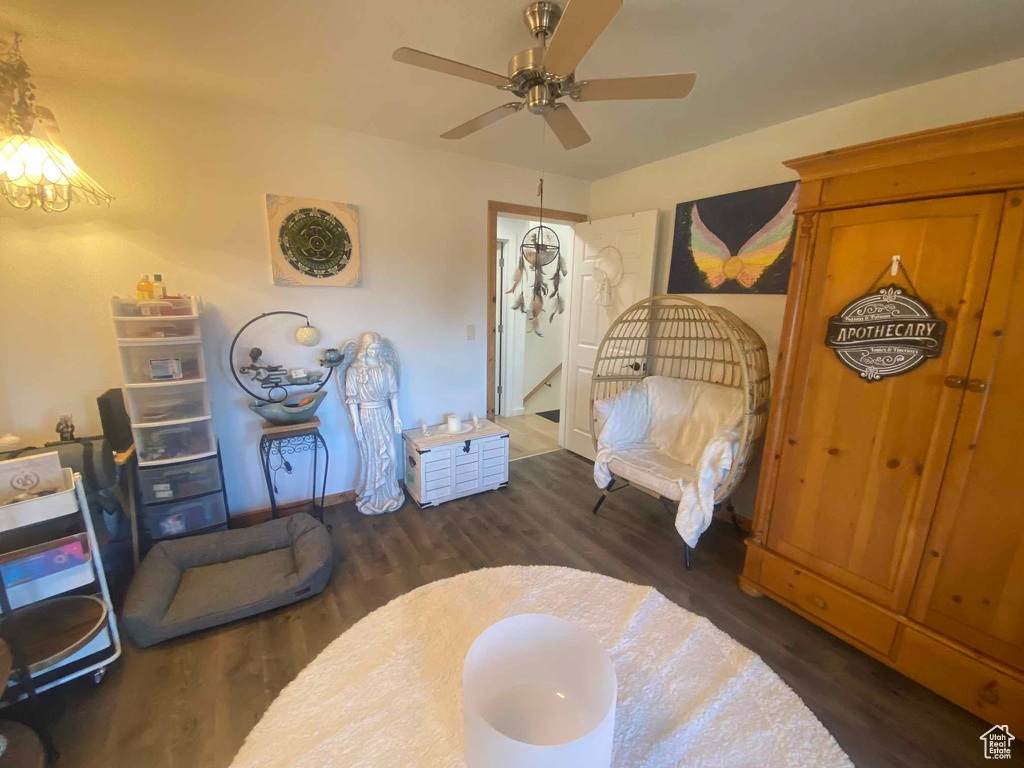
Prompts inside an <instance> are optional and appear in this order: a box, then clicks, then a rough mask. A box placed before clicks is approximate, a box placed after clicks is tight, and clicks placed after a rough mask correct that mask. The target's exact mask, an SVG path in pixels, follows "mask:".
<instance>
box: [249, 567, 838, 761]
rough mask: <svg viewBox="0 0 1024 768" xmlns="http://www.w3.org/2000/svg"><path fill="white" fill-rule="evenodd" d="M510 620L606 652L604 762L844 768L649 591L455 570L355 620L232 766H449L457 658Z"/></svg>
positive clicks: (703, 630) (456, 742) (797, 708)
mask: <svg viewBox="0 0 1024 768" xmlns="http://www.w3.org/2000/svg"><path fill="white" fill-rule="evenodd" d="M520 613H549V614H552V615H554V616H559V617H561V618H563V619H565V620H567V621H571V622H573V623H574V624H576V625H578V626H580V627H583V628H584V629H587V630H589V631H590V632H592V633H593V634H594V636H595V637H596V638H597V639H598V640H599V641H600V642H601V644H602V645H604V647H605V648H606V649H607V650H608V653H609V656H610V657H611V659H612V662H613V663H614V664H615V671H616V675H617V676H618V704H617V708H616V713H615V753H614V758H613V762H612V765H613V766H615V767H616V768H667V766H691V767H692V766H700V767H701V768H747V767H748V766H749V768H852V763H851V762H850V761H849V759H848V758H847V757H846V755H845V754H844V753H843V751H842V749H840V748H839V745H838V744H836V742H835V739H833V738H832V736H831V735H830V734H829V733H828V731H826V730H825V728H824V727H823V726H822V725H821V723H819V722H818V720H817V718H815V716H814V715H813V714H812V713H811V711H810V710H808V709H807V707H806V706H805V705H804V704H803V702H802V701H800V698H799V697H798V696H797V695H796V694H795V693H794V692H793V691H792V690H790V688H789V687H788V686H786V684H785V683H784V682H782V680H780V679H779V677H778V675H776V674H775V673H774V672H773V671H772V670H771V669H770V668H769V667H768V665H767V664H765V663H764V662H763V661H762V660H761V659H760V658H759V657H758V656H757V655H756V654H754V653H752V652H751V651H749V650H748V649H746V648H744V647H743V646H742V645H740V644H739V643H737V642H736V641H735V640H733V639H732V638H730V637H729V636H728V635H726V634H725V633H724V632H722V631H720V630H718V629H716V628H715V626H714V625H713V624H711V622H709V621H708V620H707V619H705V618H702V617H700V616H697V615H696V614H693V613H690V612H689V611H685V610H683V609H682V608H680V607H679V606H677V605H675V604H674V603H672V602H670V601H669V600H666V599H665V598H664V597H663V596H662V595H661V594H659V593H658V592H657V591H656V590H654V589H652V588H651V587H642V586H637V585H635V584H627V583H626V582H624V581H618V580H617V579H612V578H609V577H607V576H600V575H598V574H594V573H586V572H584V571H577V570H573V569H571V568H556V567H550V566H544V567H542V566H535V567H525V566H509V567H506V568H487V569H484V570H480V571H473V572H472V573H466V574H462V575H461V576H455V577H454V578H451V579H445V580H444V581H438V582H434V583H433V584H428V585H427V586H425V587H420V588H419V589H417V590H414V591H412V592H409V593H408V594H405V595H402V596H401V597H399V598H397V599H396V600H393V601H391V602H390V603H388V604H387V605H386V606H385V607H383V608H380V609H378V610H377V611H375V612H374V613H372V614H371V615H369V616H367V617H366V618H364V619H362V620H361V621H359V622H358V623H357V624H355V625H354V626H353V627H352V628H351V629H349V630H348V631H347V632H346V633H345V634H343V635H342V636H341V637H339V638H338V639H337V640H335V641H334V642H332V643H331V644H330V645H329V646H327V648H326V649H324V651H323V653H321V654H320V655H319V656H318V657H317V658H316V659H315V660H314V661H313V662H312V663H311V664H310V665H309V666H307V667H306V668H305V669H304V670H302V672H300V673H299V675H298V677H296V678H295V680H294V681H292V682H291V683H290V684H289V685H288V686H287V687H286V688H285V689H284V690H283V691H282V692H281V695H280V696H278V697H277V699H276V700H275V701H274V702H273V703H272V704H271V705H270V708H269V709H268V710H267V712H266V714H264V716H263V718H262V719H261V720H260V722H259V723H257V724H256V727H255V728H253V729H252V732H251V733H250V734H249V736H248V738H247V739H246V740H245V744H244V745H243V746H242V748H241V750H239V752H238V755H237V756H236V757H235V759H234V762H233V763H232V767H233V768H286V767H287V768H348V767H349V766H360V767H361V768H409V767H410V766H416V767H417V768H439V767H443V768H464V766H465V762H464V760H463V757H462V663H463V661H464V660H465V658H466V652H467V651H468V650H469V646H470V645H471V644H472V643H473V640H475V639H476V637H477V635H479V634H480V633H481V632H483V631H484V630H485V629H486V628H487V627H489V626H490V625H491V624H493V623H495V622H496V621H499V620H500V619H503V618H506V617H508V616H514V615H516V614H520ZM573 768H575V766H574V767H573Z"/></svg>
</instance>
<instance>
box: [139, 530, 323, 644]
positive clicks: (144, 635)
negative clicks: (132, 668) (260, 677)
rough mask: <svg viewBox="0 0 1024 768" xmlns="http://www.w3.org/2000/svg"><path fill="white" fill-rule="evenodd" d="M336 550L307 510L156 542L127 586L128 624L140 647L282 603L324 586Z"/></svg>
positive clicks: (291, 601)
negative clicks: (249, 525)
mask: <svg viewBox="0 0 1024 768" xmlns="http://www.w3.org/2000/svg"><path fill="white" fill-rule="evenodd" d="M332 560H333V552H332V550H331V540H330V536H329V535H328V533H327V530H326V529H325V528H324V526H323V525H322V524H320V523H318V522H317V521H316V520H314V519H313V518H312V517H310V516H309V515H307V514H305V513H300V514H297V515H292V516H290V517H285V518H280V519H278V520H271V521H269V522H266V523H262V524H261V525H255V526H253V527H251V528H240V529H238V530H233V531H222V532H220V533H209V534H206V535H205V536H192V537H189V538H185V539H176V540H173V541H163V542H160V543H158V544H156V545H155V546H154V547H153V549H151V550H150V552H149V554H148V555H146V559H145V560H144V561H143V562H142V565H141V567H140V568H139V572H138V574H137V575H136V577H135V580H134V581H132V584H131V587H130V588H129V590H128V598H127V599H126V600H125V604H124V615H123V624H124V626H125V627H126V628H127V630H128V632H129V634H131V636H132V639H133V640H134V641H135V642H136V643H137V644H138V645H141V646H147V645H153V644H154V643H160V642H163V641H164V640H169V639H170V638H172V637H178V636H179V635H185V634H188V633H189V632H196V631H197V630H200V629H207V628H209V627H216V626H218V625H220V624H226V623H227V622H229V621H234V620H235V619H242V618H245V617H246V616H253V615H255V614H257V613H262V612H263V611H269V610H272V609H274V608H279V607H281V606H282V605H288V604H289V603H294V602H296V601H298V600H302V599H304V598H307V597H311V596H312V595H315V594H317V593H318V592H320V591H321V590H322V589H323V588H324V586H325V585H326V584H327V579H328V578H329V577H330V575H331V564H332Z"/></svg>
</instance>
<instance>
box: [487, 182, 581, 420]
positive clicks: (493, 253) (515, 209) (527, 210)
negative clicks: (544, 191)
mask: <svg viewBox="0 0 1024 768" xmlns="http://www.w3.org/2000/svg"><path fill="white" fill-rule="evenodd" d="M543 213H544V218H545V220H548V221H560V222H563V223H565V222H568V223H571V224H580V223H582V222H584V221H589V220H590V217H589V216H588V215H587V214H585V213H574V212H572V211H559V210H555V209H548V208H545V209H544V211H543ZM500 214H507V215H511V216H530V217H533V218H535V219H539V218H540V215H541V209H540V208H537V207H535V206H532V205H519V204H518V203H503V202H500V201H498V200H488V201H487V385H486V386H487V418H488V419H491V420H493V419H494V414H495V410H494V408H495V400H494V395H495V392H494V387H495V380H496V378H497V376H496V373H495V365H496V363H497V346H498V345H497V329H498V323H497V314H498V313H497V307H498V289H497V281H498V256H497V254H498V216H499V215H500Z"/></svg>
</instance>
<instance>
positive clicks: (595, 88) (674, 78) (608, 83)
mask: <svg viewBox="0 0 1024 768" xmlns="http://www.w3.org/2000/svg"><path fill="white" fill-rule="evenodd" d="M696 82H697V76H696V75H695V74H693V73H690V74H686V75H651V76H650V77H615V78H609V79H607V80H585V81H583V82H582V83H580V84H579V93H578V94H574V95H573V96H574V98H575V99H576V100H577V101H620V100H624V99H682V98H684V97H686V96H689V95H690V91H692V90H693V84H694V83H696Z"/></svg>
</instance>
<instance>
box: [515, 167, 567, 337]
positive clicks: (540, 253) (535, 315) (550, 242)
mask: <svg viewBox="0 0 1024 768" xmlns="http://www.w3.org/2000/svg"><path fill="white" fill-rule="evenodd" d="M537 194H538V195H540V221H539V223H538V225H537V226H536V227H533V228H532V229H530V230H529V231H528V232H527V233H526V235H525V236H524V237H523V242H522V244H521V245H520V246H519V263H518V265H517V266H516V271H515V274H514V275H513V276H512V287H511V288H509V289H508V291H507V293H510V294H512V293H515V292H516V291H517V290H518V291H519V295H518V296H516V299H515V302H513V304H512V310H513V311H519V312H522V313H523V314H525V315H526V317H527V319H526V325H527V331H528V332H529V331H533V332H534V333H536V334H537V335H538V336H541V337H543V336H544V334H543V333H541V332H540V319H541V315H543V314H544V302H545V300H550V304H549V308H550V310H551V316H550V318H549V319H548V322H549V323H550V322H553V321H554V319H555V315H560V314H562V313H563V312H564V311H565V299H563V298H562V296H561V286H562V278H563V277H565V276H566V275H567V274H568V273H569V270H568V269H567V268H566V266H565V257H564V256H562V249H561V243H560V242H559V240H558V235H557V234H556V233H555V230H553V229H551V227H546V226H544V179H541V180H540V183H539V184H538V185H537ZM552 264H554V270H553V272H552V273H551V275H550V277H549V276H547V275H545V273H544V270H545V268H546V267H548V266H550V265H552ZM530 270H532V271H533V286H532V288H531V289H530V294H531V298H530V301H529V302H527V300H526V289H527V288H530V286H529V285H528V278H529V272H530Z"/></svg>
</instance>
